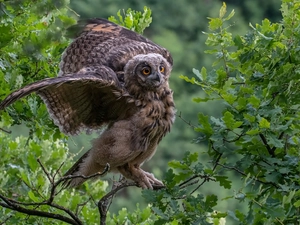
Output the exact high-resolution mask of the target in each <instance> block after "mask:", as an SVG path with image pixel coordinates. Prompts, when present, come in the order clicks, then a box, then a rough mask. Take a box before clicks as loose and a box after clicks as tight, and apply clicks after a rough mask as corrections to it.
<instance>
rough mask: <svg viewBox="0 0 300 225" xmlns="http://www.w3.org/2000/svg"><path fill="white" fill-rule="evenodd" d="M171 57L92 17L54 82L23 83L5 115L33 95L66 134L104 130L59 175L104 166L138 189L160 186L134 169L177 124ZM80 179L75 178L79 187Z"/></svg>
mask: <svg viewBox="0 0 300 225" xmlns="http://www.w3.org/2000/svg"><path fill="white" fill-rule="evenodd" d="M172 64H173V60H172V57H171V55H170V53H169V52H168V51H167V50H166V49H165V48H162V47H160V46H159V45H157V44H155V43H153V42H151V41H150V40H148V39H146V38H144V37H143V36H141V35H139V34H137V33H135V32H133V31H130V30H128V29H125V28H123V27H121V26H118V25H116V24H114V23H112V22H109V21H107V20H105V19H92V20H88V21H87V23H86V24H85V25H84V26H83V27H82V30H81V33H80V34H79V35H78V37H77V38H76V39H75V40H74V41H73V42H72V43H71V44H70V45H69V47H68V48H67V49H66V50H65V52H64V54H63V56H62V60H61V63H60V72H59V74H58V77H56V78H47V79H44V80H41V81H37V82H35V83H32V84H29V85H27V86H25V87H23V88H21V89H20V90H17V91H15V92H13V93H12V94H10V95H9V96H8V97H6V98H5V99H4V100H3V102H2V103H1V104H0V109H4V108H5V107H7V106H8V105H10V104H11V103H13V102H14V101H16V100H17V99H19V98H21V97H24V96H26V95H28V94H30V93H32V92H36V93H37V94H38V95H39V96H40V97H41V98H42V99H43V100H44V102H45V103H46V106H47V109H48V111H49V114H50V116H51V118H52V119H53V120H54V122H55V124H56V125H58V126H59V128H60V130H61V131H62V132H64V133H66V134H70V135H74V134H78V133H79V132H80V131H82V130H91V129H99V128H101V127H102V126H104V125H106V126H107V128H106V129H105V130H104V131H103V132H102V134H101V135H100V137H99V138H98V139H96V140H94V141H93V143H92V148H91V149H90V150H89V151H88V152H86V153H85V154H84V155H83V156H82V157H81V158H80V159H79V160H78V161H77V162H76V163H75V165H74V166H73V167H72V168H71V169H70V170H69V171H68V172H67V173H66V174H65V175H85V176H89V175H91V174H94V173H97V172H101V171H102V170H103V169H104V168H105V166H106V164H107V163H109V165H110V168H111V170H112V171H116V172H120V173H121V174H123V175H124V176H125V177H126V178H128V179H131V180H133V181H135V182H136V183H137V184H138V185H139V186H140V187H142V188H150V189H151V188H153V186H152V185H162V183H161V181H159V180H157V179H156V178H155V177H154V176H153V175H152V174H150V173H147V172H145V171H143V170H142V169H141V168H140V166H141V165H142V164H143V163H144V162H145V161H146V160H148V159H150V158H151V156H152V155H153V154H154V153H155V150H156V147H157V145H158V143H159V142H160V141H161V139H162V138H163V137H164V136H165V134H166V133H167V132H169V131H170V128H171V126H172V124H173V122H174V119H175V108H174V102H173V96H172V91H171V89H170V88H169V84H168V79H169V76H170V72H171V69H172ZM84 181H85V179H83V178H74V179H72V180H70V181H69V183H68V185H70V186H77V185H79V184H81V183H83V182H84Z"/></svg>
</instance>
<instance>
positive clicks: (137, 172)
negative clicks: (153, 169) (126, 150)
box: [118, 164, 164, 189]
mask: <svg viewBox="0 0 300 225" xmlns="http://www.w3.org/2000/svg"><path fill="white" fill-rule="evenodd" d="M118 170H119V172H120V173H121V174H123V176H125V177H126V178H128V179H130V180H133V181H135V182H136V183H137V185H138V186H139V187H141V188H143V189H159V188H162V187H164V184H163V183H162V182H161V181H160V180H158V179H156V178H155V177H154V175H153V174H152V173H148V172H146V171H144V170H142V169H141V168H139V167H137V166H134V165H131V164H126V165H124V166H120V167H118Z"/></svg>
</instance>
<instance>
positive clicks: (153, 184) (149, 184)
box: [138, 171, 165, 189]
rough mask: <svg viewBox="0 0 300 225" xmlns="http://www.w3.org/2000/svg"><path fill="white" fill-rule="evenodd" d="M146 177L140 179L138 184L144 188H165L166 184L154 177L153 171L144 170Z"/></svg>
mask: <svg viewBox="0 0 300 225" xmlns="http://www.w3.org/2000/svg"><path fill="white" fill-rule="evenodd" d="M142 172H143V174H144V175H145V176H144V179H143V180H141V181H139V182H138V184H139V186H141V188H143V189H160V188H163V187H164V186H165V185H164V184H163V183H162V182H161V181H160V180H158V179H156V178H155V177H154V175H153V174H152V173H148V172H146V171H142Z"/></svg>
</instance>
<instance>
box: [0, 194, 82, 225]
mask: <svg viewBox="0 0 300 225" xmlns="http://www.w3.org/2000/svg"><path fill="white" fill-rule="evenodd" d="M0 198H1V199H2V200H3V201H4V202H5V203H3V202H0V206H2V207H4V208H8V209H11V210H14V211H17V212H20V213H24V214H27V215H30V216H39V217H44V218H51V219H55V220H60V221H63V222H66V223H69V224H74V225H82V223H78V222H77V221H75V220H73V219H71V218H69V217H66V216H63V215H60V214H57V213H49V212H44V211H39V210H36V209H27V208H24V207H22V206H20V205H18V204H16V203H14V202H12V201H10V199H9V198H6V197H4V196H3V195H0Z"/></svg>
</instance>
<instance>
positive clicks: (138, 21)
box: [108, 6, 152, 34]
mask: <svg viewBox="0 0 300 225" xmlns="http://www.w3.org/2000/svg"><path fill="white" fill-rule="evenodd" d="M123 14H124V16H122V15H121V11H120V10H119V11H118V13H117V16H118V19H116V18H115V17H114V16H110V17H109V18H108V20H110V21H112V22H114V23H116V24H119V25H121V26H124V27H127V28H128V29H130V30H133V31H135V32H137V33H140V34H142V33H143V31H144V30H145V28H146V27H149V25H150V23H151V22H152V17H151V10H150V8H148V7H146V6H145V7H144V12H143V13H141V12H139V11H135V10H132V9H130V8H129V9H127V10H126V12H125V11H123Z"/></svg>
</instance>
